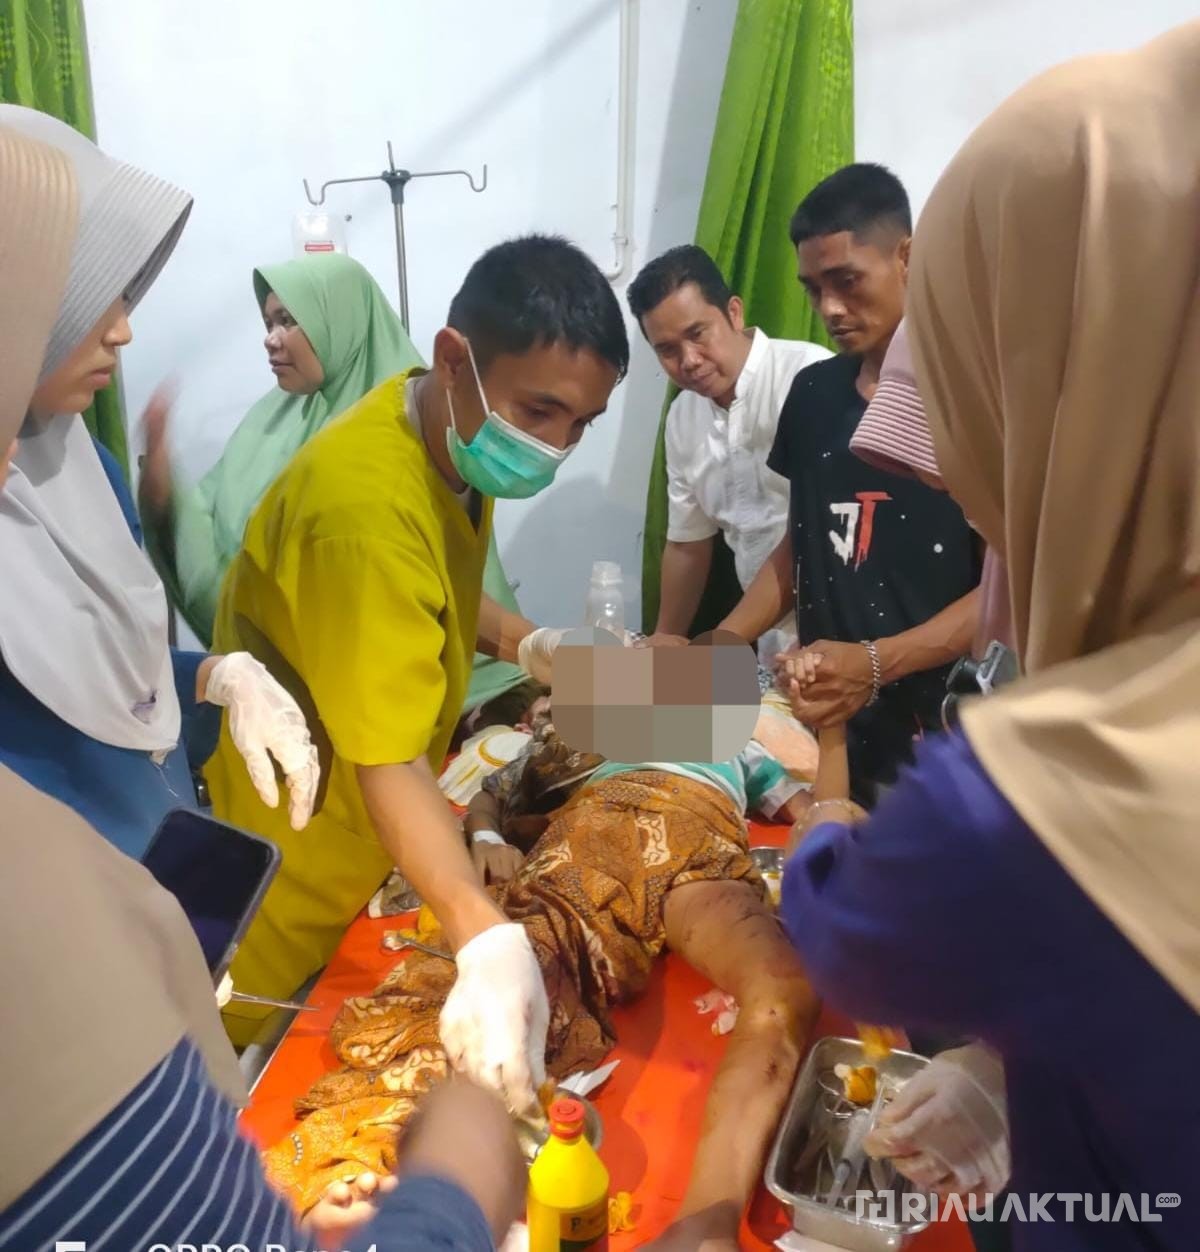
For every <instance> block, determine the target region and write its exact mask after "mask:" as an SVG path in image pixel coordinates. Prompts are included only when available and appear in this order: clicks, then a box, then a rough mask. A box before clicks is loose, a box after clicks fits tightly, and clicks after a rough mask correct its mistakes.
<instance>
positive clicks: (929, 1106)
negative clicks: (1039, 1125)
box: [866, 1043, 1012, 1198]
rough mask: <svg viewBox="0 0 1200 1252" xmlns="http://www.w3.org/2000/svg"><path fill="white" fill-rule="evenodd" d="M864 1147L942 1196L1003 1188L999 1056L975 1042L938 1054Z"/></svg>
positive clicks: (1005, 1162) (1004, 1118)
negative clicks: (889, 1160)
mask: <svg viewBox="0 0 1200 1252" xmlns="http://www.w3.org/2000/svg"><path fill="white" fill-rule="evenodd" d="M866 1149H867V1151H868V1152H869V1153H870V1154H871V1155H872V1156H874V1157H890V1158H891V1161H892V1164H893V1165H895V1167H896V1168H897V1169H898V1170H899V1171H900V1173H902V1174H903V1175H904V1176H905V1177H906V1178H909V1179H911V1180H912V1181H913V1182H914V1183H916V1184H917V1186H918V1187H922V1188H924V1189H925V1190H927V1191H933V1192H934V1193H936V1194H937V1195H939V1196H942V1197H943V1198H944V1197H946V1196H948V1195H952V1194H953V1195H960V1196H963V1197H967V1196H970V1195H972V1194H976V1195H984V1194H986V1193H989V1192H990V1193H991V1194H993V1195H995V1194H997V1193H998V1192H1000V1191H1001V1190H1003V1188H1004V1186H1005V1184H1006V1183H1007V1182H1008V1177H1009V1173H1010V1171H1011V1168H1012V1161H1011V1157H1010V1154H1009V1145H1008V1111H1007V1105H1006V1102H1005V1098H1004V1066H1003V1064H1002V1063H1001V1061H1000V1058H999V1057H998V1056H997V1055H996V1054H995V1053H994V1052H992V1051H991V1049H990V1048H987V1047H986V1046H985V1045H983V1044H982V1043H973V1044H970V1045H969V1046H967V1047H965V1048H954V1049H952V1050H951V1051H949V1052H941V1053H939V1054H938V1055H937V1056H935V1057H934V1058H933V1060H932V1061H931V1062H930V1063H929V1065H928V1066H926V1068H925V1069H923V1070H921V1071H920V1072H919V1073H917V1074H915V1075H914V1076H913V1077H912V1078H910V1079H909V1080H908V1082H906V1083H905V1084H904V1086H903V1087H902V1088H901V1090H900V1092H899V1094H898V1095H897V1096H896V1098H895V1099H894V1100H893V1101H892V1102H891V1103H890V1104H888V1105H887V1106H886V1107H885V1108H884V1110H883V1112H882V1113H880V1115H879V1120H878V1123H877V1125H876V1128H875V1129H874V1130H873V1131H872V1132H871V1134H870V1135H868V1136H867V1139H866Z"/></svg>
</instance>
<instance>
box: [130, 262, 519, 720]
mask: <svg viewBox="0 0 1200 1252" xmlns="http://www.w3.org/2000/svg"><path fill="white" fill-rule="evenodd" d="M254 293H255V295H256V296H257V297H258V305H259V308H260V309H261V311H262V315H263V323H264V325H265V326H266V329H267V337H266V340H265V344H264V346H265V347H266V350H267V359H268V361H269V362H270V365H271V370H272V372H273V373H274V374H275V377H276V380H277V382H276V386H275V388H273V389H272V390H271V391H270V392H269V393H268V394H267V395H265V396H263V397H262V399H261V400H259V401H258V402H257V403H256V404H255V405H254V406H253V407H252V408H251V409H250V411H249V412H248V413H247V414H246V416H245V417H244V418H243V419H242V421H241V424H240V425H239V426H238V428H237V430H235V431H234V433H233V436H232V438H231V439H230V440H229V443H228V444H227V445H226V446H225V451H224V452H223V453H222V454H221V459H220V460H219V461H218V462H217V463H216V465H214V466H213V467H212V469H211V470H209V471H208V473H207V474H206V475H205V476H204V477H203V478H202V479H201V480H200V481H199V483H197V484H196V485H195V486H194V487H191V488H189V489H188V490H177V489H176V488H175V487H174V486H173V482H172V474H171V465H170V460H169V458H168V454H167V439H166V406H165V405H164V404H162V403H155V402H152V403H151V407H150V409H149V410H148V412H147V414H146V437H147V444H146V458H145V462H144V463H143V466H142V472H141V479H140V490H139V497H140V502H141V513H142V522H143V525H144V527H145V539H146V548H147V550H148V551H149V553H150V557H151V559H152V560H153V561H154V564H155V566H156V567H157V568H158V572H159V574H160V576H161V577H162V580H163V584H164V586H165V587H166V589H167V593H168V595H169V596H170V598H171V601H172V603H173V604H174V605H175V607H176V608H177V609H178V610H179V612H180V613H181V614H182V616H183V618H184V620H185V621H186V622H187V624H188V625H189V626H190V627H191V628H192V631H193V632H194V633H195V635H196V637H197V638H198V639H199V640H200V641H201V642H202V643H203V644H204V646H205V647H208V646H209V645H210V643H211V642H212V625H213V616H214V614H215V613H216V608H217V598H218V596H219V594H220V590H221V581H222V579H223V578H224V577H225V570H226V568H227V567H228V565H229V562H230V561H231V560H232V559H233V557H234V555H235V554H236V553H237V551H238V549H239V548H241V546H242V535H243V533H244V532H245V529H246V523H247V522H248V521H249V519H250V515H251V514H252V513H253V512H254V510H255V508H256V507H257V505H258V502H259V500H261V499H262V497H263V496H264V495H265V494H266V490H267V488H268V487H269V486H270V485H271V484H272V483H273V482H274V481H275V479H276V478H278V477H279V475H280V474H281V473H282V472H283V469H284V467H285V466H286V465H287V463H288V462H289V461H290V460H291V459H292V457H293V456H294V455H295V453H296V452H297V451H298V450H299V448H300V447H301V445H302V444H304V443H306V442H307V441H308V440H309V439H311V438H312V436H313V435H315V434H316V433H317V431H319V430H320V429H321V428H322V427H323V426H324V425H325V423H326V422H328V421H329V420H330V419H331V418H334V417H336V416H337V415H338V414H339V413H342V412H344V411H345V410H346V409H348V408H350V406H351V405H353V404H355V403H357V401H358V400H360V399H361V398H362V397H363V396H364V395H366V393H367V392H368V391H370V390H371V389H372V388H373V387H377V386H378V385H379V384H380V383H381V382H383V381H384V380H385V379H387V378H391V377H393V376H394V375H396V374H400V373H402V372H403V371H404V370H406V369H409V368H410V367H411V366H413V365H420V364H421V358H420V356H419V355H418V353H417V350H416V348H414V347H413V345H412V342H411V340H410V339H409V337H408V334H407V332H406V331H405V329H404V326H403V324H402V323H401V321H400V319H399V318H398V317H397V316H396V314H395V313H394V312H393V311H392V308H391V305H389V304H388V302H387V299H386V297H385V296H384V294H383V292H382V291H381V290H380V289H379V284H378V283H377V282H376V281H375V280H374V279H373V278H372V277H371V275H370V274H369V273H368V272H367V271H366V270H365V269H364V268H363V267H362V266H361V265H360V264H359V263H358V262H357V261H354V260H351V258H350V257H348V256H343V255H341V254H339V253H319V254H315V255H311V256H305V257H302V258H300V259H298V260H294V261H285V262H283V263H282V264H280V265H271V266H264V267H263V268H261V269H257V270H255V271H254ZM484 591H485V592H487V594H488V595H490V596H491V597H492V598H493V599H495V600H497V601H499V602H500V603H501V604H502V605H503V606H504V607H505V608H507V609H509V610H510V611H512V612H514V613H515V612H517V611H518V609H517V603H516V600H515V599H514V598H513V594H512V591H511V589H510V588H509V585H508V582H507V580H506V579H505V576H504V570H503V569H502V568H501V565H500V557H499V554H498V553H497V551H496V546H495V540H494V539H493V540H492V542H491V544H490V545H489V547H488V559H487V566H486V569H485V573H484ZM528 681H529V676H528V675H527V674H526V673H525V672H524V671H523V670H521V669H520V668H518V667H517V666H515V665H509V664H507V663H506V662H504V661H497V660H494V659H492V658H491V657H487V656H484V655H483V654H482V653H477V654H476V657H475V665H474V669H473V671H472V674H471V683H470V687H469V689H468V692H467V699H466V704H465V706H464V710H463V711H464V713H469V712H471V711H473V710H475V709H477V708H479V707H480V706H481V705H482V704H484V703H485V702H486V701H489V700H493V699H495V698H496V697H497V696H500V695H503V694H504V693H506V692H508V691H511V690H512V689H513V688H515V687H517V686H519V685H521V684H522V683H525V682H528ZM535 694H536V693H533V694H531V696H530V699H531V701H532V699H533V696H534V695H535Z"/></svg>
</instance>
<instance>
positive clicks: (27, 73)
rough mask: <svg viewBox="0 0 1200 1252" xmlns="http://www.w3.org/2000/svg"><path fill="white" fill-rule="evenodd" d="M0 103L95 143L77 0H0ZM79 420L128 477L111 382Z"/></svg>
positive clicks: (84, 40)
mask: <svg viewBox="0 0 1200 1252" xmlns="http://www.w3.org/2000/svg"><path fill="white" fill-rule="evenodd" d="M0 100H2V101H4V102H6V103H8V104H23V105H26V106H27V107H28V108H31V109H41V111H42V112H43V113H51V114H53V115H54V116H55V117H57V118H61V119H62V120H63V121H64V122H69V123H70V124H71V125H72V126H74V127H75V129H76V130H79V131H82V132H83V133H84V134H85V135H87V136H88V138H89V139H95V137H96V121H95V118H94V117H93V115H92V83H91V78H90V76H89V74H88V57H87V36H86V34H85V32H84V25H83V0H0ZM83 416H84V421H86V422H87V426H88V429H89V430H90V431H91V432H92V434H93V435H95V436H96V437H97V438H98V439H99V440H100V442H101V443H102V444H104V446H105V447H106V448H108V449H109V451H111V452H112V454H113V455H114V456H115V457H116V458H117V461H118V462H119V463H120V465H121V468H122V470H124V472H125V475H126V477H128V476H129V447H128V444H127V442H126V438H125V419H124V415H123V413H122V411H121V393H120V383H119V380H118V379H117V378H114V379H113V382H112V383H111V384H110V385H109V386H108V387H106V388H105V389H104V390H103V391H101V392H99V393H98V394H97V396H96V400H95V403H94V404H93V405H92V407H91V408H90V409H88V411H87V412H86V413H85V414H84V415H83Z"/></svg>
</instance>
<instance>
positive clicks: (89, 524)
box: [0, 105, 191, 752]
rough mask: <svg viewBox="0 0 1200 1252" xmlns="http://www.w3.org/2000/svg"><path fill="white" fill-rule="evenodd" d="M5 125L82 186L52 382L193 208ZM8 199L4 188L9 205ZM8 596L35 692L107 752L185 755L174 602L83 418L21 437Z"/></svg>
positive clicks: (9, 525) (8, 120) (0, 571)
mask: <svg viewBox="0 0 1200 1252" xmlns="http://www.w3.org/2000/svg"><path fill="white" fill-rule="evenodd" d="M0 126H2V127H9V128H11V129H12V130H13V131H16V132H18V133H20V134H22V135H24V136H26V137H28V138H30V139H35V140H39V141H41V142H42V143H43V144H46V145H48V146H49V147H51V148H54V149H57V150H58V152H59V153H61V154H62V155H63V156H65V157H66V159H67V161H68V162H69V163H70V166H71V169H72V171H73V174H74V181H75V185H76V188H77V197H78V225H77V228H76V232H75V237H74V243H73V248H72V251H71V261H70V267H69V271H68V276H67V281H66V290H65V293H64V294H63V297H62V301H61V303H60V305H59V307H58V312H57V317H56V319H55V321H54V325H53V328H52V330H51V332H50V338H49V344H48V346H47V348H46V352H45V356H44V358H43V360H42V362H41V369H40V377H41V378H43V379H44V378H46V377H47V376H48V375H50V374H51V373H53V372H54V370H55V369H56V368H57V367H58V366H59V365H61V364H62V363H63V362H64V361H65V360H66V359H67V358H68V357H69V356H70V354H71V352H72V351H73V350H74V349H75V348H76V347H77V346H78V345H79V344H80V343H81V342H82V341H83V340H84V339H85V338H86V336H87V335H88V334H89V332H91V331H92V329H93V328H94V327H95V325H96V323H97V322H98V321H99V320H100V318H101V316H102V315H103V314H104V312H105V311H106V310H107V309H108V308H109V307H110V306H111V305H112V304H113V303H114V302H115V301H116V300H117V299H118V297H120V296H121V295H122V294H124V296H125V302H126V307H127V308H128V309H132V308H133V307H134V306H135V305H136V304H137V302H138V301H139V300H140V299H141V297H142V296H143V295H144V294H145V293H146V291H147V289H148V288H149V286H150V284H151V283H152V282H153V281H154V278H155V277H156V276H157V274H158V272H159V270H160V269H161V268H162V266H163V264H164V262H165V261H166V259H167V257H168V256H169V255H170V254H171V251H172V250H173V248H174V246H175V243H176V242H177V240H178V238H179V234H180V232H181V230H182V229H183V224H184V221H185V220H186V218H187V215H188V212H189V210H190V209H191V198H190V197H189V196H188V195H187V194H186V193H185V192H182V191H180V190H178V189H177V188H175V187H172V186H170V185H169V184H167V183H165V182H162V181H161V180H160V179H157V178H154V177H152V176H151V175H149V174H146V173H144V172H143V171H141V170H138V169H135V168H134V167H133V166H130V165H125V164H123V163H121V162H119V161H115V160H113V159H112V158H111V157H108V156H106V155H105V154H104V153H103V152H101V151H100V150H99V149H98V148H97V147H96V146H95V145H94V144H93V143H91V142H90V141H89V140H88V139H86V138H85V137H84V136H83V135H81V134H79V133H78V132H77V131H75V130H73V129H72V128H71V127H69V126H67V125H66V124H65V123H63V122H60V121H57V120H56V119H55V118H52V117H48V116H47V115H46V114H43V113H38V112H35V111H34V110H32V109H24V108H20V107H18V106H16V105H0ZM8 196H9V187H8V186H7V185H5V186H3V187H0V199H3V200H4V201H5V202H7V200H8ZM33 243H34V240H33V239H32V236H31V239H30V246H33ZM3 316H4V320H5V321H6V322H9V321H10V320H11V319H14V318H20V317H22V316H23V311H22V310H20V309H10V308H6V309H5V310H4V314H3ZM31 395H32V391H31V392H30V395H27V396H25V398H24V404H25V405H26V406H28V403H29V399H30V397H31ZM0 586H2V587H3V589H4V594H3V595H0V654H2V656H3V660H4V663H5V665H6V666H7V667H8V669H9V670H10V671H11V672H12V674H13V676H14V677H15V678H16V679H17V681H18V682H20V683H21V685H22V686H23V687H25V689H26V690H27V691H29V692H30V693H31V694H32V695H33V696H35V697H36V698H37V699H38V700H39V701H40V702H41V703H42V704H44V705H45V706H46V707H47V708H49V709H50V710H51V711H53V712H54V713H56V714H57V715H58V716H59V717H60V718H62V719H63V721H65V722H67V723H68V724H69V725H71V726H73V727H75V729H77V730H79V731H82V732H83V733H84V734H87V735H90V736H91V737H92V738H94V739H98V740H100V741H101V742H103V743H108V744H112V745H114V746H116V747H122V748H131V749H135V750H140V751H146V752H163V751H166V750H168V749H170V748H171V747H173V746H174V745H175V743H176V742H177V741H178V739H179V728H180V710H179V700H178V697H177V695H176V693H175V685H174V679H173V675H172V667H171V657H170V651H169V648H168V646H167V613H168V610H167V600H166V596H165V594H164V592H163V588H162V584H161V583H160V582H159V580H158V577H157V575H156V574H155V573H154V570H153V568H152V566H151V565H150V563H149V561H148V560H147V559H146V557H145V555H144V554H143V553H142V551H141V549H140V548H139V547H138V546H137V544H136V543H135V541H134V539H133V536H132V534H131V533H130V530H129V527H128V525H127V523H126V520H125V516H124V514H123V513H122V512H121V508H120V505H119V503H118V501H117V498H116V496H115V494H114V492H113V490H112V486H111V484H110V483H109V481H108V478H107V476H106V475H105V472H104V468H103V466H102V465H101V463H100V459H99V456H98V455H97V452H96V449H95V447H94V445H93V444H92V441H91V438H90V437H89V435H88V432H87V429H86V427H85V426H84V423H83V421H82V420H81V418H80V417H79V415H78V414H61V415H58V416H55V417H52V418H50V419H48V420H44V421H33V420H32V419H27V420H26V422H25V424H24V426H23V427H22V429H21V440H20V450H19V451H18V453H17V456H16V458H15V460H14V461H13V466H12V470H11V472H10V475H9V479H8V483H7V486H6V487H5V489H4V490H3V491H2V492H0Z"/></svg>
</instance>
